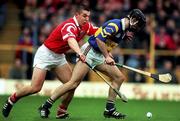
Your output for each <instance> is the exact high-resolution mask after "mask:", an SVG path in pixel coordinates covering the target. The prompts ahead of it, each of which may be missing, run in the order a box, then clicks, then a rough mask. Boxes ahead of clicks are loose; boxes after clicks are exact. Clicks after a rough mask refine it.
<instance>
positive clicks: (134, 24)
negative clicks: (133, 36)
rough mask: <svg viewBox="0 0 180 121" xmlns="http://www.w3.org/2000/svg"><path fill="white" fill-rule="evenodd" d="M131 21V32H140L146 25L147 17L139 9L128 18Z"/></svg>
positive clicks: (134, 10) (133, 11)
mask: <svg viewBox="0 0 180 121" xmlns="http://www.w3.org/2000/svg"><path fill="white" fill-rule="evenodd" d="M127 18H128V19H129V31H132V32H139V31H141V30H142V29H143V28H144V26H145V24H146V17H145V16H144V14H143V13H142V12H141V11H140V10H139V9H133V10H132V11H131V12H130V13H129V14H128V16H127Z"/></svg>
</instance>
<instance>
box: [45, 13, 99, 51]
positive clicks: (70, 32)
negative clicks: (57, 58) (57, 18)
mask: <svg viewBox="0 0 180 121" xmlns="http://www.w3.org/2000/svg"><path fill="white" fill-rule="evenodd" d="M96 30H97V27H94V26H93V25H92V24H91V23H89V22H87V23H86V24H85V25H83V26H81V27H80V26H79V24H78V22H77V20H76V17H75V16H74V17H73V18H70V19H68V20H66V21H64V22H63V23H62V24H60V25H58V26H57V27H56V28H55V29H54V30H53V31H52V32H51V34H50V35H49V37H48V38H47V39H46V40H45V42H44V45H45V46H46V47H47V48H48V49H50V50H51V51H53V52H55V53H58V54H62V53H65V52H66V51H67V50H69V49H70V47H69V45H68V41H67V40H68V39H69V38H74V39H76V41H77V42H79V41H80V40H81V39H82V38H83V37H84V36H85V35H89V36H90V35H93V34H94V33H95V32H96Z"/></svg>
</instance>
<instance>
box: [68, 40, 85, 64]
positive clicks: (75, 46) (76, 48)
mask: <svg viewBox="0 0 180 121" xmlns="http://www.w3.org/2000/svg"><path fill="white" fill-rule="evenodd" d="M68 45H69V47H70V48H71V49H73V50H74V51H75V52H76V53H77V54H78V55H79V57H80V59H81V61H83V62H84V61H85V59H86V57H85V55H84V54H83V53H82V52H81V49H80V48H79V45H78V43H77V41H76V40H75V39H74V38H69V39H68Z"/></svg>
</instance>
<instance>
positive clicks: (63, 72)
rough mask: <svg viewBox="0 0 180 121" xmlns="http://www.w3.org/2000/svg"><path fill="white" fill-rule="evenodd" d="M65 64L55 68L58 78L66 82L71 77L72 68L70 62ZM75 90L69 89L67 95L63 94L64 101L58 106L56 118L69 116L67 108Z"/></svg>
mask: <svg viewBox="0 0 180 121" xmlns="http://www.w3.org/2000/svg"><path fill="white" fill-rule="evenodd" d="M63 66H64V67H63V68H59V67H57V68H56V69H55V72H56V75H57V77H58V79H59V80H60V81H61V82H62V83H63V84H64V83H66V82H68V81H69V80H70V79H71V76H72V69H71V67H70V65H69V64H68V63H67V64H65V65H63ZM74 91H75V89H74V90H71V91H69V92H68V93H66V94H65V95H63V96H62V97H61V99H62V102H61V104H60V105H59V106H58V109H57V115H56V118H66V117H68V115H69V114H68V113H67V108H68V106H69V104H70V102H71V100H72V98H73V96H74ZM55 92H56V90H55Z"/></svg>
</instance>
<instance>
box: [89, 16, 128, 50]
mask: <svg viewBox="0 0 180 121" xmlns="http://www.w3.org/2000/svg"><path fill="white" fill-rule="evenodd" d="M124 24H125V23H124V22H123V19H112V20H109V21H107V22H105V23H104V24H103V25H102V26H101V27H100V28H99V29H98V30H97V31H96V33H95V34H94V35H93V36H91V37H90V38H89V40H88V42H89V44H90V45H91V46H92V48H93V49H94V50H96V51H100V50H99V47H98V45H97V42H96V38H98V39H100V40H101V41H103V42H105V44H106V46H107V49H108V51H111V50H112V49H113V48H115V47H116V46H117V45H118V44H119V43H120V41H121V40H122V39H123V38H124V36H125V31H124V30H125V25H124Z"/></svg>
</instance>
